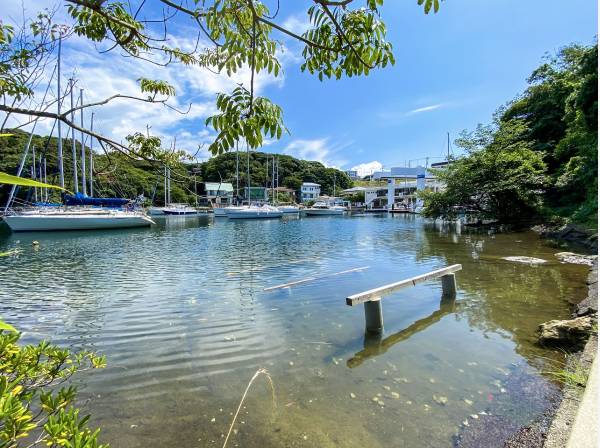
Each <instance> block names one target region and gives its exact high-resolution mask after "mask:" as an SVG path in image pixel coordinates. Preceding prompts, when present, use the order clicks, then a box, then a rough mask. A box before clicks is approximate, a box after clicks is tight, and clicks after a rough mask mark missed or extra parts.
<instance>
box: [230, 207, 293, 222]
mask: <svg viewBox="0 0 600 448" xmlns="http://www.w3.org/2000/svg"><path fill="white" fill-rule="evenodd" d="M224 210H225V214H226V215H227V218H229V219H272V218H281V217H282V216H283V212H282V211H280V210H278V209H277V208H276V207H272V206H270V205H266V204H265V205H248V206H245V207H227V208H225V209H224Z"/></svg>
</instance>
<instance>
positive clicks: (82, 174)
mask: <svg viewBox="0 0 600 448" xmlns="http://www.w3.org/2000/svg"><path fill="white" fill-rule="evenodd" d="M79 107H81V109H79V120H80V122H81V191H82V192H83V194H84V195H87V181H86V179H85V144H84V138H83V89H79Z"/></svg>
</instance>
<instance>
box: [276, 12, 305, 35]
mask: <svg viewBox="0 0 600 448" xmlns="http://www.w3.org/2000/svg"><path fill="white" fill-rule="evenodd" d="M281 26H282V27H283V28H285V29H286V30H289V31H291V32H292V33H296V34H302V33H304V32H305V31H307V30H308V29H309V28H310V21H309V19H308V14H294V15H291V16H289V17H288V18H287V19H285V20H284V21H283V23H282V24H281Z"/></svg>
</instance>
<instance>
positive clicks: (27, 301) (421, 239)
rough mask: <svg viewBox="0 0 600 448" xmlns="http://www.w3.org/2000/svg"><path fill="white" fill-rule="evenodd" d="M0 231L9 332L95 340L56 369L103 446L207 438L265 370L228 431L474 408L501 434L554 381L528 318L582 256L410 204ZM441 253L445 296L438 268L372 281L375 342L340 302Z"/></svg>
mask: <svg viewBox="0 0 600 448" xmlns="http://www.w3.org/2000/svg"><path fill="white" fill-rule="evenodd" d="M3 232H4V233H2V234H0V252H2V251H6V250H10V249H15V248H16V249H20V253H19V254H18V256H10V257H3V258H0V316H2V318H3V319H4V320H5V321H7V322H9V323H11V324H13V325H15V326H17V327H18V328H19V329H20V330H22V331H23V332H24V336H23V342H36V341H39V340H41V339H50V340H52V341H53V342H55V343H57V344H59V345H63V346H68V347H71V348H72V349H74V350H79V349H90V350H94V351H97V352H99V353H101V354H105V355H106V357H107V367H106V368H105V369H101V370H93V371H86V372H84V373H82V374H81V375H79V376H78V377H77V379H76V380H75V382H76V384H77V385H78V387H79V390H80V399H81V405H82V406H83V408H84V410H85V412H89V413H91V414H92V419H91V422H90V423H91V426H92V427H95V426H100V427H102V431H101V435H100V440H101V441H103V442H109V443H111V445H112V446H114V447H126V448H133V447H140V448H141V447H163V446H177V447H221V446H223V443H224V440H225V436H226V434H227V432H228V430H229V427H230V424H231V422H232V419H233V414H234V413H235V411H236V409H237V407H238V404H239V402H240V399H241V397H242V394H243V393H244V391H245V389H246V386H247V384H248V382H249V381H250V379H251V378H252V376H253V375H254V373H255V372H256V371H257V370H258V369H260V368H264V369H266V370H267V371H268V373H269V375H270V379H271V380H272V384H273V389H274V393H273V390H272V389H271V386H270V383H269V380H268V378H267V377H266V375H261V376H259V377H258V378H257V379H256V380H255V381H254V383H253V385H252V387H251V388H250V390H249V391H248V394H247V396H246V399H245V401H244V403H243V405H242V407H241V410H240V414H239V416H238V418H237V421H236V424H235V426H234V430H233V431H232V433H231V436H230V440H229V441H228V445H227V446H231V447H232V446H241V447H251V448H254V447H256V448H258V447H261V448H262V447H284V446H285V447H393V446H407V447H447V446H452V445H453V444H455V443H456V442H457V440H460V438H461V437H464V435H465V434H466V433H468V432H469V431H473V430H474V428H476V427H477V425H478V424H481V421H484V420H485V419H490V418H493V419H494V420H493V421H494V422H496V423H497V424H496V426H501V427H503V428H506V433H509V432H510V431H511V430H514V429H516V428H519V427H520V426H522V425H526V424H528V423H530V422H531V421H533V420H534V419H535V418H536V417H538V416H539V415H540V413H541V412H543V410H544V409H545V407H546V406H547V405H548V402H549V400H550V399H551V395H552V394H553V393H554V392H555V391H556V388H557V386H556V385H555V384H553V383H552V382H551V379H550V378H549V376H548V375H547V374H546V373H545V372H546V371H547V370H548V368H549V362H550V361H549V360H551V359H554V358H556V357H557V356H558V355H557V354H556V353H554V352H552V351H550V350H546V349H543V348H540V347H538V346H537V345H536V337H535V331H536V328H537V326H538V325H539V324H540V323H542V322H544V321H547V320H551V319H560V318H567V317H568V316H569V313H570V308H569V307H570V304H569V300H577V299H580V298H582V297H584V295H585V293H586V291H585V277H586V275H587V267H586V266H581V265H573V264H563V263H560V262H559V261H558V260H557V259H556V257H555V256H554V254H555V253H556V252H559V251H560V250H558V249H556V248H552V247H550V246H548V245H546V244H544V242H542V241H541V240H540V239H539V238H538V237H537V235H535V234H533V233H531V232H523V233H504V234H495V235H494V234H488V233H481V232H474V231H467V230H466V229H464V228H463V229H460V228H456V227H452V226H441V225H435V224H433V223H431V222H428V221H426V220H424V219H421V218H419V217H415V216H409V215H402V216H394V217H392V216H390V217H388V216H364V217H337V216H336V217H326V216H323V217H308V218H294V217H292V218H287V217H286V218H285V219H283V220H266V221H254V220H249V221H246V220H242V221H229V220H227V219H218V218H213V217H211V216H208V215H206V216H196V217H176V216H173V217H168V218H159V219H157V225H156V226H153V227H152V228H150V229H132V230H120V231H97V232H91V231H90V232H85V231H83V232H71V233H59V232H57V233H32V234H26V233H24V234H9V233H8V232H6V231H5V230H3ZM34 240H37V241H38V242H39V245H37V246H34V245H32V242H33V241H34ZM510 256H528V257H535V258H539V259H543V260H546V263H543V264H527V263H519V262H514V261H508V260H506V259H505V258H504V257H510ZM455 263H461V264H462V266H463V269H462V271H459V272H458V273H457V274H456V278H457V286H458V293H457V297H456V301H454V302H452V301H442V300H441V283H440V281H439V280H434V281H431V282H427V283H424V284H421V285H417V286H415V287H412V288H407V289H404V290H402V291H399V292H397V293H394V294H392V295H389V296H387V297H385V298H384V299H383V302H382V303H383V313H384V323H385V331H384V334H383V335H382V337H381V338H373V337H365V334H364V324H365V322H364V312H363V309H362V306H358V307H349V306H347V305H346V303H345V298H346V297H347V296H349V295H351V294H355V293H358V292H361V291H365V290H368V289H371V288H374V287H377V286H381V285H383V284H387V283H391V282H395V281H399V280H402V279H405V278H409V277H413V276H415V275H418V274H423V273H426V272H428V271H432V270H435V269H438V268H441V267H444V266H447V265H451V264H455ZM301 280H306V281H302V282H300V281H301ZM294 282H297V283H295V284H293V285H291V286H289V287H277V286H279V285H284V284H287V283H294ZM498 422H500V423H498ZM499 434H500V433H499ZM498 444H499V445H498V446H502V440H501V439H500V438H498Z"/></svg>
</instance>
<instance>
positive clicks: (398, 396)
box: [390, 392, 400, 400]
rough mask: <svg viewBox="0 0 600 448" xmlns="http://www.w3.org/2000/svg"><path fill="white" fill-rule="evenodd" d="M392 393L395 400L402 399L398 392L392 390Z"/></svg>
mask: <svg viewBox="0 0 600 448" xmlns="http://www.w3.org/2000/svg"><path fill="white" fill-rule="evenodd" d="M390 395H391V396H392V398H393V399H395V400H399V399H400V394H399V393H398V392H392V393H391V394H390Z"/></svg>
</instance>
